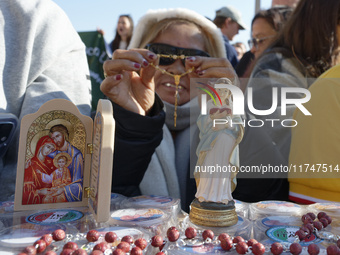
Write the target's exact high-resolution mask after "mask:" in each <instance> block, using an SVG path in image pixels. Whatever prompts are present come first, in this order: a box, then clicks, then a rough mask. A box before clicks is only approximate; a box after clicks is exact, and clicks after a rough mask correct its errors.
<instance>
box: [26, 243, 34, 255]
mask: <svg viewBox="0 0 340 255" xmlns="http://www.w3.org/2000/svg"><path fill="white" fill-rule="evenodd" d="M24 253H26V254H27V255H36V254H37V249H36V248H35V247H34V246H32V245H30V246H27V247H26V248H25V250H24Z"/></svg>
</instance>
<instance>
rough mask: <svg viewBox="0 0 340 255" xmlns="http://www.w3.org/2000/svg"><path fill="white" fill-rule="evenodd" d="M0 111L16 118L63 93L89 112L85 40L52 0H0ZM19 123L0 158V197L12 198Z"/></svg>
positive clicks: (62, 95)
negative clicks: (82, 39)
mask: <svg viewBox="0 0 340 255" xmlns="http://www.w3.org/2000/svg"><path fill="white" fill-rule="evenodd" d="M0 32H1V34H2V36H1V37H0V70H2V72H1V73H0V91H1V92H0V114H6V113H11V114H14V115H15V116H16V117H17V118H18V119H19V120H21V119H22V117H23V116H25V115H26V114H29V113H34V112H36V111H37V110H38V109H39V108H40V106H41V105H42V104H44V103H45V102H47V101H49V100H51V99H54V98H64V99H68V100H70V101H72V102H73V103H74V104H75V105H77V107H78V109H79V110H80V112H81V113H82V114H85V115H87V116H90V112H91V105H90V104H91V93H90V89H91V83H90V80H89V68H88V64H87V59H86V53H85V45H84V44H83V42H82V41H81V39H80V37H79V35H78V33H77V32H76V31H75V29H74V27H73V26H72V24H71V22H70V20H69V19H68V17H67V16H66V14H65V13H64V11H63V10H62V9H61V8H59V6H57V5H56V4H55V3H54V2H53V1H50V0H32V1H19V0H2V1H0ZM18 141H19V126H18V128H17V130H16V133H15V138H14V139H13V141H12V143H11V145H10V146H9V149H8V150H7V152H6V154H5V155H4V156H3V157H2V158H0V201H6V200H11V199H13V198H14V197H13V195H14V191H15V177H16V170H17V169H16V163H17V154H18Z"/></svg>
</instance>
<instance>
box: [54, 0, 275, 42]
mask: <svg viewBox="0 0 340 255" xmlns="http://www.w3.org/2000/svg"><path fill="white" fill-rule="evenodd" d="M54 2H56V3H57V4H58V5H59V6H60V7H61V8H62V9H63V10H64V11H65V12H66V14H67V15H68V17H69V18H70V20H71V22H72V24H73V26H74V27H75V29H76V30H77V31H78V32H83V31H93V30H96V28H97V27H98V28H101V29H103V30H104V31H105V36H104V37H105V40H106V42H108V43H109V42H110V41H111V40H112V39H113V37H114V31H115V29H116V24H117V21H118V16H119V15H120V14H130V15H131V16H132V18H133V20H134V23H135V24H136V23H137V22H138V20H139V19H140V17H141V16H143V15H144V14H145V13H146V12H147V11H148V10H149V9H161V8H177V7H181V8H187V9H191V10H194V11H196V12H198V13H200V14H201V15H203V16H206V17H209V18H211V19H213V18H214V17H215V11H216V10H217V9H219V8H221V7H222V6H228V5H230V6H233V7H235V8H236V9H238V10H239V11H240V12H241V13H242V19H243V22H244V23H245V24H246V25H247V26H248V29H247V30H240V33H239V34H238V35H236V36H235V38H234V39H233V41H232V43H234V42H237V41H242V42H244V43H246V42H247V40H248V39H249V38H250V23H251V20H252V18H253V16H254V14H255V0H211V1H209V0H208V1H207V0H204V1H203V0H196V1H192V0H190V1H185V0H168V1H162V0H144V1H136V0H121V1H112V0H111V1H109V0H96V1H94V0H54ZM271 2H272V0H261V9H268V8H270V6H271ZM247 47H248V45H247Z"/></svg>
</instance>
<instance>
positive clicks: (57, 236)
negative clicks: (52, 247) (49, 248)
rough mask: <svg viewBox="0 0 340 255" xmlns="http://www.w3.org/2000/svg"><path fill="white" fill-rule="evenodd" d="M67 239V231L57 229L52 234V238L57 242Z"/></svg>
mask: <svg viewBox="0 0 340 255" xmlns="http://www.w3.org/2000/svg"><path fill="white" fill-rule="evenodd" d="M65 237H66V234H65V231H64V230H62V229H57V230H55V231H53V233H52V238H53V240H54V241H56V242H58V241H61V240H64V238H65Z"/></svg>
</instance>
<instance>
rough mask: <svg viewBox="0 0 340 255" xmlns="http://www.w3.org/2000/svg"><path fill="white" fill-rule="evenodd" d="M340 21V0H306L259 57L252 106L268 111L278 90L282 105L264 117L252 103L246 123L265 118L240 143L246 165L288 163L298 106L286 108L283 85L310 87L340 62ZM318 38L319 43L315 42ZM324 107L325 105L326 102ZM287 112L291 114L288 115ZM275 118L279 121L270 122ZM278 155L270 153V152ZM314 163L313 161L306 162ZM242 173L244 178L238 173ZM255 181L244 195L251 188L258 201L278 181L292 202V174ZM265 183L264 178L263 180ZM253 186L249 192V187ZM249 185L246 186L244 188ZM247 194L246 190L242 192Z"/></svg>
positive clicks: (295, 97)
mask: <svg viewBox="0 0 340 255" xmlns="http://www.w3.org/2000/svg"><path fill="white" fill-rule="evenodd" d="M339 20H340V1H338V0H330V1H323V0H300V2H299V3H298V5H297V6H296V8H295V9H294V11H293V13H292V14H291V16H290V18H289V19H288V21H287V23H286V24H285V25H284V27H283V29H282V30H281V32H280V34H279V36H278V38H277V39H276V40H275V41H274V42H273V43H272V44H271V45H270V47H269V48H268V49H267V50H266V51H265V52H264V53H263V54H262V55H261V57H260V58H259V59H258V60H257V62H256V64H255V66H254V69H253V71H252V74H251V77H250V80H249V82H248V86H247V91H246V95H245V97H246V98H247V97H248V94H247V92H249V90H248V88H250V89H252V94H251V95H249V96H251V97H252V101H253V102H252V107H253V108H254V109H257V110H268V109H271V108H272V105H273V100H272V98H273V89H274V88H276V89H277V95H276V97H277V98H278V103H277V105H275V104H274V108H273V110H272V113H268V114H265V115H261V114H258V113H256V112H255V113H254V109H252V110H250V107H251V105H250V104H249V103H248V101H246V106H245V112H246V121H247V122H249V121H250V120H255V119H256V120H257V121H259V120H260V121H261V120H262V121H263V125H262V126H261V127H249V126H247V127H246V131H245V136H244V138H243V140H242V142H241V143H240V162H241V165H248V166H260V165H261V164H262V165H264V164H266V165H269V164H270V165H271V166H272V167H275V166H281V165H282V166H288V158H289V151H290V141H291V126H293V125H294V124H295V122H293V121H291V119H292V118H293V112H294V110H295V109H296V106H295V105H294V104H288V105H283V107H281V100H280V99H281V89H283V88H288V89H289V88H298V89H300V91H302V90H301V88H302V89H308V88H309V86H310V85H311V83H312V82H313V80H314V79H315V78H317V77H319V76H320V75H321V74H322V73H323V72H325V71H327V70H328V69H329V68H331V67H332V66H334V65H336V64H337V63H339V50H340V49H339V40H338V38H339V31H340V26H339ZM311 42H313V43H311ZM303 91H304V93H297V92H292V93H288V95H286V96H287V98H289V99H293V100H301V99H302V98H304V97H305V96H306V95H308V91H307V90H303ZM321 107H322V106H321ZM282 110H285V113H282ZM268 119H269V120H270V119H272V120H275V121H273V122H271V121H266V120H268ZM274 152H275V155H272V156H269V153H274ZM304 163H308V162H304ZM238 177H239V176H238ZM253 183H254V180H253V179H252V180H248V182H244V183H241V182H238V186H237V187H236V190H235V191H237V189H238V188H239V191H240V193H239V194H238V195H239V196H238V197H245V198H246V197H247V196H248V194H249V193H250V194H251V192H250V189H253V188H254V190H253V194H254V195H253V196H252V197H248V199H247V200H248V201H253V200H256V199H257V198H258V195H260V194H268V198H270V197H271V195H269V194H270V192H272V191H268V190H267V187H270V184H275V185H276V187H277V193H278V194H281V195H282V196H280V197H282V199H284V200H288V181H287V174H285V173H282V171H279V172H278V173H275V174H274V176H273V179H272V180H268V181H267V182H266V181H263V182H262V185H257V186H256V185H252V184H253ZM257 184H260V182H257ZM246 187H248V191H247V192H245V193H243V192H244V191H246ZM242 189H243V190H242ZM242 193H243V194H242Z"/></svg>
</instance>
